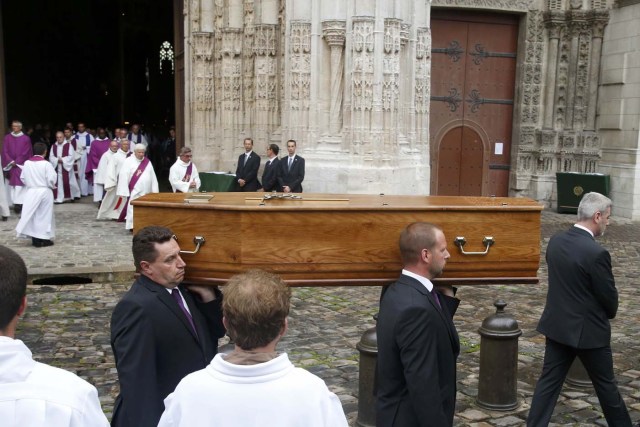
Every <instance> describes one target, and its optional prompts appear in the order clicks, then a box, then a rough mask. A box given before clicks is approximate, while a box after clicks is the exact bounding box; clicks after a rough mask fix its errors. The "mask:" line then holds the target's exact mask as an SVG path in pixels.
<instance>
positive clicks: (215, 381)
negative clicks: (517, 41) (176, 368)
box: [158, 353, 347, 427]
mask: <svg viewBox="0 0 640 427" xmlns="http://www.w3.org/2000/svg"><path fill="white" fill-rule="evenodd" d="M164 407H165V410H164V413H163V414H162V417H161V418H160V423H159V424H158V427H170V426H180V427H187V426H188V427H213V426H215V427H244V426H269V425H273V426H278V427H300V426H304V427H347V419H346V417H345V415H344V411H343V410H342V405H341V404H340V399H338V396H336V395H335V394H334V393H332V392H330V391H329V389H328V388H327V386H326V385H325V383H324V381H322V380H321V379H320V378H318V377H317V376H315V375H313V374H312V373H310V372H308V371H306V370H304V369H301V368H296V367H294V366H293V364H292V363H291V362H290V361H289V358H288V356H287V354H286V353H284V354H281V355H280V356H278V357H276V358H275V359H273V360H270V361H268V362H265V363H259V364H257V365H234V364H231V363H228V362H226V361H225V360H224V359H223V355H222V354H220V353H218V354H217V355H216V357H214V358H213V360H212V361H211V363H210V364H209V366H207V367H206V368H205V369H202V370H200V371H196V372H194V373H192V374H189V375H187V376H186V377H184V378H183V379H182V381H180V383H179V384H178V386H177V387H176V389H175V391H174V392H173V393H171V394H170V395H169V396H167V398H166V399H165V400H164Z"/></svg>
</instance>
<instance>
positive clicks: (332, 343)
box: [0, 201, 640, 427]
mask: <svg viewBox="0 0 640 427" xmlns="http://www.w3.org/2000/svg"><path fill="white" fill-rule="evenodd" d="M95 211H96V208H95V207H94V206H93V205H92V204H91V203H90V202H88V201H82V202H80V203H74V204H68V205H66V204H65V205H61V206H56V220H57V225H58V238H57V239H56V241H55V242H56V244H55V246H53V247H50V248H42V249H35V248H32V247H31V246H30V245H29V241H23V240H18V239H16V238H15V237H14V236H15V233H14V231H13V229H14V228H15V225H16V223H17V219H16V218H15V216H14V217H12V218H10V219H9V221H8V222H2V223H0V243H1V244H4V245H8V246H9V247H12V248H13V249H15V250H17V251H18V252H19V253H20V254H21V255H22V256H23V257H24V258H25V260H26V262H27V265H28V266H29V269H30V273H32V274H33V275H34V277H42V276H44V275H51V274H58V275H59V274H65V275H83V274H84V275H88V274H89V273H92V275H91V277H92V278H94V283H90V284H85V285H65V286H59V285H30V286H29V289H28V294H29V306H28V308H27V313H26V315H25V316H24V318H23V319H22V320H21V322H20V324H19V329H18V336H19V338H21V339H22V340H23V341H25V342H26V343H27V345H28V346H29V347H30V348H31V349H32V351H33V353H34V356H35V357H36V358H37V359H38V360H40V361H42V362H45V363H50V364H52V365H55V366H59V367H63V368H65V369H68V370H71V371H73V372H76V373H77V374H79V375H80V376H82V377H84V378H86V379H87V380H88V381H90V382H91V383H93V384H95V385H96V386H97V388H98V390H99V393H100V398H101V400H102V404H103V409H104V411H105V413H107V415H108V416H109V417H110V416H111V412H112V409H113V402H114V398H115V396H116V394H117V391H118V382H117V375H116V371H115V366H114V362H113V355H112V353H111V348H110V346H109V318H110V315H111V311H112V309H113V307H114V305H115V304H116V302H117V301H118V299H119V298H120V296H121V295H122V294H123V293H124V292H125V291H126V290H127V288H128V287H129V286H130V278H131V272H132V261H131V250H130V244H131V236H130V234H129V233H127V232H125V230H124V227H123V225H122V224H117V223H114V222H97V221H95V220H94V219H93V218H94V215H95ZM614 214H615V212H614ZM573 220H574V216H573V215H559V214H557V213H554V212H551V211H545V212H543V214H542V222H543V226H542V237H543V238H542V248H543V250H544V248H545V247H546V244H547V242H548V240H549V237H550V236H551V235H552V234H553V233H554V232H556V231H558V230H561V229H564V228H566V227H568V226H570V225H571V224H572V222H573ZM601 243H602V244H603V245H605V246H606V247H607V248H608V249H609V250H610V251H611V254H612V259H613V263H614V273H615V276H616V283H617V286H618V289H619V292H620V309H619V312H618V317H617V319H615V320H614V321H613V322H612V328H613V337H612V347H613V352H614V361H615V371H616V375H617V378H618V382H619V385H620V390H621V393H622V395H623V397H624V399H625V401H626V402H627V406H628V408H629V410H630V412H631V416H632V419H633V420H638V419H640V359H639V357H640V356H639V355H640V344H639V343H638V337H640V288H639V287H638V282H639V276H640V264H639V261H640V260H639V258H640V224H638V223H633V222H631V221H628V220H618V219H615V218H614V219H613V221H612V224H611V226H610V227H609V228H608V229H607V234H606V235H605V236H604V237H603V238H602V239H601ZM539 277H540V279H541V282H540V285H523V286H475V287H462V288H461V289H460V290H459V292H458V296H459V297H460V298H461V300H462V304H461V305H460V307H459V309H458V313H457V315H456V319H455V321H456V325H457V328H458V331H459V333H460V339H461V343H462V353H461V355H460V358H459V360H458V390H459V392H458V405H457V410H456V419H455V425H457V426H478V427H481V426H512V425H513V426H521V425H523V424H524V419H525V417H526V414H527V412H528V409H529V405H530V402H531V396H532V393H533V387H534V385H535V381H536V379H537V377H538V375H539V373H540V370H541V365H542V357H543V354H544V338H543V337H542V336H540V335H539V334H538V333H537V332H536V331H535V326H536V323H537V320H538V318H539V316H540V314H541V312H542V308H543V305H544V298H545V295H546V278H547V272H546V266H545V264H544V262H543V263H542V264H541V268H540V271H539ZM379 291H380V289H379V288H376V287H335V288H296V289H294V292H293V295H294V298H293V309H292V312H291V318H290V323H289V325H290V328H289V333H288V335H287V336H286V337H285V339H284V340H283V342H282V343H281V344H280V345H279V349H280V350H281V351H287V352H288V353H289V354H290V356H291V359H292V360H293V362H294V363H295V364H296V365H297V366H301V367H305V368H307V369H309V370H310V371H312V372H314V373H315V374H317V375H319V376H320V377H322V378H323V379H324V380H325V381H326V383H327V384H328V385H329V387H330V388H331V390H333V391H334V392H336V393H337V394H338V395H339V396H340V399H341V400H342V402H343V405H344V409H345V412H346V413H347V414H348V416H349V419H350V421H351V422H352V423H353V422H354V421H355V418H356V416H357V409H358V408H357V406H358V360H359V354H358V351H357V350H356V344H357V343H358V341H359V340H360V338H361V336H362V333H363V332H364V331H365V330H367V329H369V328H371V327H372V326H373V325H374V323H373V320H372V315H373V314H375V313H376V311H377V301H378V296H379ZM498 298H502V299H504V300H505V301H506V302H507V303H508V306H507V308H506V311H507V312H508V313H510V314H511V315H513V316H514V317H515V318H516V319H517V321H518V323H519V326H520V328H521V329H522V331H523V335H522V336H521V337H520V341H519V357H518V358H519V371H518V400H519V403H520V406H519V407H518V408H516V409H515V410H512V411H508V412H498V411H488V410H485V409H482V408H480V407H478V406H477V405H476V404H475V403H474V402H475V398H476V396H477V389H478V374H479V360H480V336H479V335H478V333H477V330H478V327H479V326H480V324H481V323H482V320H483V319H484V318H486V317H487V316H489V315H490V314H492V313H494V312H495V308H494V307H493V305H492V304H493V302H494V300H496V299H498ZM222 343H224V340H222V341H221V344H222ZM552 421H553V424H552V425H563V426H564V425H566V426H576V425H579V426H589V425H600V426H604V425H606V422H605V421H604V419H603V418H602V413H601V411H600V406H599V404H598V400H597V398H596V396H595V393H594V392H593V389H591V388H586V389H575V388H569V387H567V386H565V388H564V389H563V392H562V395H561V397H560V401H559V402H558V404H557V406H556V410H555V413H554V416H553V419H552Z"/></svg>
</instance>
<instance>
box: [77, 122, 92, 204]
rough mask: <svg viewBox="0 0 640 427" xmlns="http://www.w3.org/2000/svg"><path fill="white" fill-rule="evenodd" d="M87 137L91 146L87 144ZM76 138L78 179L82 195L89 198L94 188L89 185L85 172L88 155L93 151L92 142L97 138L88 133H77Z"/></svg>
mask: <svg viewBox="0 0 640 427" xmlns="http://www.w3.org/2000/svg"><path fill="white" fill-rule="evenodd" d="M87 136H88V137H89V144H87ZM74 138H75V139H76V146H77V147H78V149H77V150H76V153H75V156H76V161H77V163H78V179H79V180H80V182H79V183H78V184H79V186H80V194H82V195H83V196H87V195H89V194H93V188H92V186H91V185H89V181H87V176H86V175H85V173H84V171H85V169H86V168H87V154H88V153H89V151H91V141H93V140H94V139H95V138H94V137H93V135H91V134H90V133H87V132H82V133H76V135H75V136H74Z"/></svg>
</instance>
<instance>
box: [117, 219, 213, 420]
mask: <svg viewBox="0 0 640 427" xmlns="http://www.w3.org/2000/svg"><path fill="white" fill-rule="evenodd" d="M133 259H134V263H135V265H136V268H137V269H138V271H139V272H140V277H139V278H138V279H137V280H136V281H135V282H134V284H133V286H132V287H131V289H130V290H129V291H128V292H127V293H126V294H125V295H124V296H123V297H122V299H121V300H120V302H118V304H117V305H116V308H115V309H114V311H113V316H112V317H111V347H112V349H113V354H114V356H115V361H116V368H117V370H118V380H119V382H120V394H119V395H118V398H117V399H116V403H115V407H114V411H113V420H112V422H111V425H112V426H123V427H151V426H154V427H155V426H157V425H158V421H159V420H160V415H162V411H163V410H164V404H163V400H164V398H165V397H167V396H168V395H169V393H171V392H173V390H174V389H175V388H176V386H177V385H178V383H179V382H180V380H181V379H182V378H184V377H185V376H187V375H188V374H190V373H192V372H194V371H197V370H200V369H204V368H205V367H206V366H207V365H208V364H209V362H211V360H212V359H213V357H214V356H215V354H216V353H217V349H218V338H220V337H222V336H223V335H224V332H225V330H224V326H223V324H222V310H221V302H222V294H221V293H220V291H218V289H217V288H215V287H207V286H197V287H196V286H189V289H186V287H184V286H182V285H181V282H182V279H183V278H184V268H185V263H184V261H182V258H180V247H179V246H178V242H177V241H176V239H175V236H174V235H173V233H172V232H171V231H170V230H169V229H168V228H165V227H157V226H151V227H145V228H143V229H142V230H140V231H139V232H138V233H137V234H136V235H135V236H134V238H133Z"/></svg>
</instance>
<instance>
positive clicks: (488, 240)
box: [453, 236, 496, 255]
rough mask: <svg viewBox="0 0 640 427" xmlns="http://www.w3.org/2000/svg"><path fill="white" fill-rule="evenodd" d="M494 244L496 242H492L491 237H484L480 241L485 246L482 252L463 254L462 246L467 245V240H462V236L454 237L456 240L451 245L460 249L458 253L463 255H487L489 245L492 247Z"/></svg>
mask: <svg viewBox="0 0 640 427" xmlns="http://www.w3.org/2000/svg"><path fill="white" fill-rule="evenodd" d="M495 242H496V241H495V240H493V237H492V236H485V237H484V239H482V244H483V245H486V247H485V249H484V251H483V252H465V251H464V245H465V244H466V243H467V240H466V239H465V238H464V236H458V237H456V239H455V240H454V241H453V244H454V245H456V246H457V247H458V248H460V252H462V254H463V255H486V254H488V253H489V248H490V247H491V245H493V244H494V243H495Z"/></svg>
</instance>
